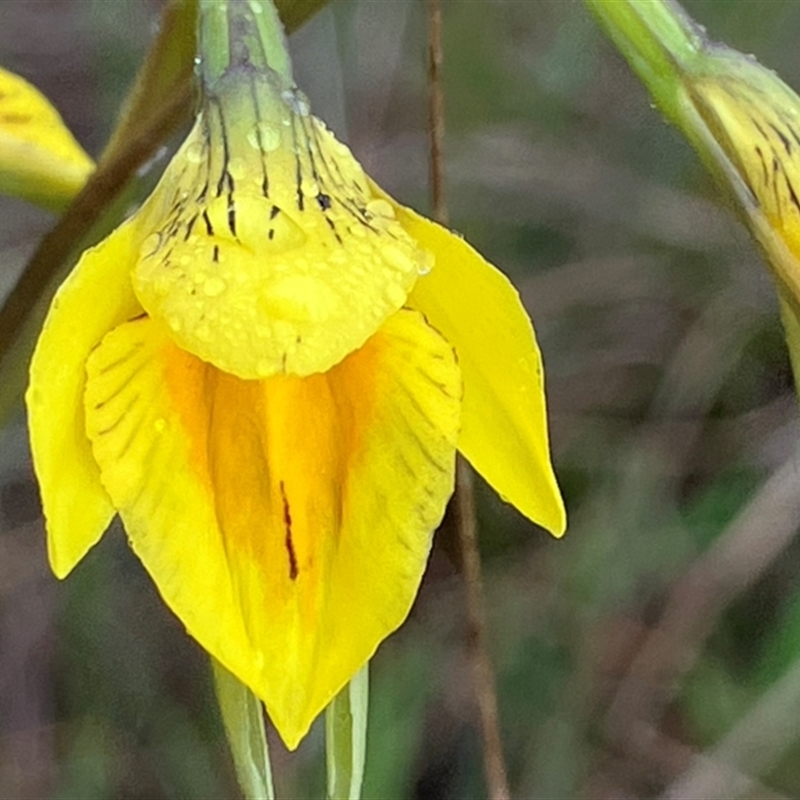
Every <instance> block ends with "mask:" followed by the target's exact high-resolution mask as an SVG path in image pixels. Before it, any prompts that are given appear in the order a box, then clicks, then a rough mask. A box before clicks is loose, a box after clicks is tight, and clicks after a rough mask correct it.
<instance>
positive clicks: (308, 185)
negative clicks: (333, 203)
mask: <svg viewBox="0 0 800 800" xmlns="http://www.w3.org/2000/svg"><path fill="white" fill-rule="evenodd" d="M300 191H301V192H302V193H303V194H304V195H305V196H306V197H316V196H317V195H318V194H319V184H318V183H317V182H316V181H315V180H303V182H302V183H301V184H300Z"/></svg>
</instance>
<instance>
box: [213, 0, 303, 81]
mask: <svg viewBox="0 0 800 800" xmlns="http://www.w3.org/2000/svg"><path fill="white" fill-rule="evenodd" d="M198 49H199V58H200V65H199V66H200V74H201V75H202V77H203V82H204V84H205V85H206V86H207V87H210V86H213V84H214V83H215V82H216V81H217V80H218V79H219V78H221V77H222V76H223V75H224V74H225V73H226V72H227V71H228V70H229V69H232V68H233V69H235V68H237V67H250V68H252V67H255V68H256V69H259V70H271V71H272V72H275V73H277V74H278V75H279V76H280V77H281V78H282V79H283V81H284V82H285V83H286V85H287V86H291V85H293V83H294V80H293V78H292V64H291V61H290V59H289V49H288V45H287V43H286V36H285V34H284V32H283V25H282V24H281V20H280V17H279V16H278V11H277V9H276V8H275V5H274V3H273V2H272V0H200V28H199V42H198Z"/></svg>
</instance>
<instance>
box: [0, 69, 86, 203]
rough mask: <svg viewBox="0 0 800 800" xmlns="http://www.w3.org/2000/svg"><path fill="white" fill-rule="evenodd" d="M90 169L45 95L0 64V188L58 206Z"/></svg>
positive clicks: (75, 192)
mask: <svg viewBox="0 0 800 800" xmlns="http://www.w3.org/2000/svg"><path fill="white" fill-rule="evenodd" d="M93 169H94V162H93V161H92V159H91V158H89V156H88V155H86V153H85V152H84V151H83V149H82V148H81V146H80V145H79V144H78V143H77V142H76V141H75V138H74V137H73V136H72V134H71V133H70V132H69V130H67V128H66V126H65V125H64V122H63V120H62V119H61V117H60V116H59V114H58V112H57V111H56V110H55V109H54V108H53V107H52V106H51V105H50V103H49V102H48V101H47V98H46V97H45V96H44V95H43V94H41V92H39V91H38V90H37V89H35V88H34V87H33V86H31V84H29V83H28V82H27V81H26V80H24V79H23V78H20V77H19V76H18V75H14V74H13V73H12V72H8V71H7V70H4V69H2V68H0V192H2V193H5V194H12V195H16V196H18V197H22V198H24V199H26V200H30V201H31V202H33V203H37V204H39V205H42V206H45V207H46V208H50V209H53V210H59V209H61V208H63V207H64V206H66V205H67V204H68V203H69V202H70V200H72V198H73V197H74V196H75V195H76V194H77V193H78V191H79V190H80V189H81V188H82V187H83V185H84V183H86V179H87V178H88V177H89V175H90V174H91V172H92V170H93Z"/></svg>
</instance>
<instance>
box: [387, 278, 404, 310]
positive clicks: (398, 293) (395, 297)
mask: <svg viewBox="0 0 800 800" xmlns="http://www.w3.org/2000/svg"><path fill="white" fill-rule="evenodd" d="M384 297H385V298H386V300H387V301H388V302H389V304H390V305H393V306H397V307H398V308H399V307H400V306H402V305H403V303H405V301H406V297H407V294H406V292H405V290H404V289H403V287H402V286H398V285H397V284H396V283H390V284H389V285H388V286H387V287H386V291H385V292H384Z"/></svg>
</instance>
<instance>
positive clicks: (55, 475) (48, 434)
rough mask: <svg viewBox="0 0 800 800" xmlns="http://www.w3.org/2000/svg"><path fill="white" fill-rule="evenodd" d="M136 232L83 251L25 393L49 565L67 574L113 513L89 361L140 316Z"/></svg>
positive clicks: (59, 297) (57, 301) (127, 230)
mask: <svg viewBox="0 0 800 800" xmlns="http://www.w3.org/2000/svg"><path fill="white" fill-rule="evenodd" d="M132 234H133V231H132V227H131V225H130V224H129V223H126V224H124V225H122V226H121V227H120V228H118V229H117V230H116V231H114V233H112V234H111V236H109V237H108V238H107V239H106V240H105V241H103V242H101V243H100V244H99V245H98V246H97V247H94V248H92V249H90V250H87V251H86V252H85V253H84V254H83V257H82V258H81V260H80V261H79V262H78V265H77V267H75V269H74V270H73V271H72V273H71V274H70V276H69V277H68V278H67V280H66V281H64V283H63V284H62V286H61V288H60V289H59V290H58V292H57V293H56V296H55V298H54V299H53V303H52V305H51V307H50V311H49V313H48V315H47V319H46V320H45V323H44V327H43V329H42V333H41V335H40V336H39V341H38V342H37V344H36V350H35V352H34V354H33V360H32V361H31V368H30V384H29V386H28V391H27V394H26V396H25V400H26V402H27V406H28V425H29V428H30V437H31V450H32V453H33V465H34V468H35V470H36V475H37V477H38V479H39V487H40V491H41V495H42V505H43V508H44V515H45V519H46V522H47V534H48V535H47V545H48V553H49V556H50V565H51V566H52V568H53V572H55V574H56V575H57V576H58V577H59V578H63V577H65V576H66V575H67V574H68V573H69V572H70V570H72V568H73V567H74V566H75V564H77V563H78V561H80V560H81V558H83V556H84V555H85V553H86V551H87V550H88V549H89V548H90V547H91V546H92V545H93V544H95V543H96V542H97V540H98V539H99V538H100V537H101V536H102V534H103V531H104V530H105V529H106V528H107V527H108V523H109V522H110V521H111V518H112V517H113V516H114V507H113V506H112V505H111V501H110V500H109V498H108V496H107V495H106V493H105V491H104V490H103V487H102V486H101V484H100V471H99V469H98V468H97V465H96V463H95V461H94V458H93V457H92V452H91V446H90V444H89V440H88V439H87V437H86V427H85V423H84V411H83V392H84V386H85V383H86V377H85V376H86V371H85V364H86V358H87V357H88V355H89V353H90V352H91V350H92V348H93V347H95V346H96V345H97V343H98V342H99V341H100V340H101V339H102V338H103V336H104V335H105V334H106V333H107V332H108V331H109V330H111V329H112V328H114V327H115V326H116V325H118V324H119V323H120V322H123V321H124V320H126V319H129V318H131V317H133V316H136V315H137V314H139V313H141V306H140V305H139V303H138V302H137V300H136V298H135V297H134V295H133V290H132V288H131V284H130V278H129V271H130V268H131V256H132V254H131V242H132V238H133V236H132Z"/></svg>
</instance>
